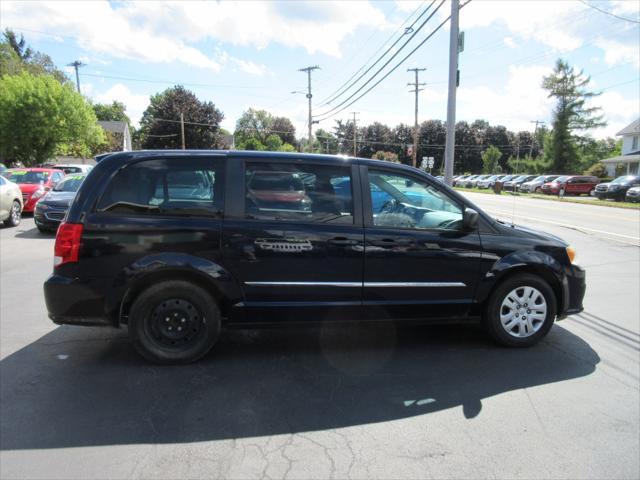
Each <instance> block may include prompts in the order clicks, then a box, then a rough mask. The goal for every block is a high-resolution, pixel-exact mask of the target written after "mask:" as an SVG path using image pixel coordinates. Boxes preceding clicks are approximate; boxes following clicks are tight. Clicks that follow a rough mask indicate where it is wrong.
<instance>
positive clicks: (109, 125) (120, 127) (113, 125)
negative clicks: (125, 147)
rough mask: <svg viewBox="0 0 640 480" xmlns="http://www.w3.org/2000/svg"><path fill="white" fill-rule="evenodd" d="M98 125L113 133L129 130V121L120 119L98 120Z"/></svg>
mask: <svg viewBox="0 0 640 480" xmlns="http://www.w3.org/2000/svg"><path fill="white" fill-rule="evenodd" d="M98 125H100V126H101V127H102V128H104V129H105V130H106V131H107V132H111V133H122V134H124V132H125V131H126V130H128V126H127V122H120V121H104V120H100V121H98Z"/></svg>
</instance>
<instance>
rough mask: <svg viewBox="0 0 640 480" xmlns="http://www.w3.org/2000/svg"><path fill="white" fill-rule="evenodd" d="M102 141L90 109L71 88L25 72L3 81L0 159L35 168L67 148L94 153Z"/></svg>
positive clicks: (100, 132) (46, 76)
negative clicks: (72, 146)
mask: <svg viewBox="0 0 640 480" xmlns="http://www.w3.org/2000/svg"><path fill="white" fill-rule="evenodd" d="M103 141H104V134H103V130H102V129H101V128H100V127H99V126H98V124H97V123H96V116H95V113H94V112H93V109H92V108H91V106H90V105H89V104H88V103H87V102H86V100H85V99H84V98H83V97H82V95H80V94H78V93H76V92H75V91H74V89H73V87H72V86H71V85H68V84H66V85H62V84H61V83H60V82H58V81H56V80H55V79H54V78H53V77H52V76H50V75H40V76H35V75H32V74H30V73H27V72H22V73H20V74H19V75H11V76H9V75H5V76H3V77H2V78H1V79H0V155H1V156H2V157H3V158H7V159H11V160H18V161H21V162H22V163H24V164H25V165H34V164H37V163H41V162H44V161H46V160H48V159H49V158H50V157H51V155H52V154H53V153H54V152H56V150H57V149H59V148H60V147H62V146H63V145H65V144H67V145H76V146H78V147H79V148H80V149H83V148H84V149H85V151H87V152H88V151H90V150H91V148H93V147H95V146H96V145H99V144H101V143H102V142H103Z"/></svg>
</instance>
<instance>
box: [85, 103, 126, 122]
mask: <svg viewBox="0 0 640 480" xmlns="http://www.w3.org/2000/svg"><path fill="white" fill-rule="evenodd" d="M126 110H127V107H126V106H125V104H124V103H122V102H118V101H113V103H94V104H93V111H94V112H95V114H96V118H97V119H98V120H102V121H113V122H126V123H127V125H131V120H130V119H129V116H128V115H127V113H126Z"/></svg>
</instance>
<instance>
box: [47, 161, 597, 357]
mask: <svg viewBox="0 0 640 480" xmlns="http://www.w3.org/2000/svg"><path fill="white" fill-rule="evenodd" d="M257 172H274V175H275V176H281V175H283V172H286V173H287V175H293V176H297V177H298V178H299V179H300V180H301V181H302V184H303V186H304V190H305V191H304V195H305V196H306V197H307V198H308V200H309V202H308V208H304V209H303V208H299V203H298V200H296V202H290V201H289V198H288V197H287V199H286V200H285V201H283V202H282V201H281V199H280V197H279V195H280V194H279V193H278V194H277V196H278V199H277V201H276V204H277V205H275V206H274V203H273V202H274V199H273V198H272V197H270V196H269V195H267V191H268V190H269V189H271V190H272V191H274V192H280V188H281V187H280V185H281V184H280V182H279V181H278V182H275V181H274V182H272V183H271V182H265V183H262V184H261V185H260V190H262V193H261V194H259V195H256V194H255V192H256V185H255V184H253V181H252V178H255V174H256V173H257ZM203 178H206V179H208V180H207V182H208V183H206V188H204V189H203V187H202V185H201V179H203ZM178 179H181V180H180V181H184V180H185V179H191V181H193V182H194V184H193V185H192V187H193V188H192V192H193V194H189V193H188V190H186V189H185V188H184V186H183V185H181V186H180V188H179V189H177V190H175V189H173V186H174V184H175V182H176V181H177V180H178ZM199 179H200V180H199ZM344 182H348V184H349V185H350V188H344ZM335 185H342V187H341V189H340V192H337V191H336V187H335ZM292 188H293V190H292V191H294V192H298V191H299V190H298V189H299V188H300V187H299V185H298V184H297V182H293V185H292ZM377 190H380V191H382V192H384V194H385V195H386V198H387V200H386V201H385V202H384V203H383V204H382V205H380V206H379V207H376V208H375V209H374V208H373V206H372V205H373V203H372V199H373V198H374V195H373V194H372V192H374V191H377ZM274 195H275V194H274ZM290 206H294V208H289V207H290ZM54 255H55V256H54V270H53V274H52V275H51V276H50V277H49V278H48V279H47V281H46V282H45V285H44V294H45V300H46V305H47V309H48V313H49V317H50V318H51V319H52V320H53V321H54V322H55V323H57V324H72V325H110V326H115V327H118V326H121V325H127V327H128V331H129V336H130V338H131V340H132V342H133V344H134V345H135V347H136V349H137V350H138V351H139V352H140V353H141V354H142V355H143V356H144V357H146V358H147V359H149V360H151V361H154V362H159V363H185V362H190V361H194V360H196V359H198V358H200V357H202V356H203V355H205V354H206V353H207V352H208V351H209V350H210V349H211V348H212V346H213V345H214V343H215V342H216V339H217V338H218V335H219V332H220V329H221V328H222V327H232V326H233V327H249V326H256V325H263V324H273V323H281V324H292V323H297V324H300V323H302V324H305V325H310V324H312V323H314V322H327V321H331V322H342V321H359V322H364V321H374V320H412V321H416V320H421V321H430V322H449V323H450V322H460V321H463V322H464V321H481V322H482V323H483V325H484V326H485V328H486V329H487V331H488V332H489V334H490V335H491V336H492V337H493V338H494V339H495V340H496V341H498V342H500V343H502V344H504V345H508V346H515V347H524V346H530V345H533V344H535V343H536V342H538V341H539V340H540V339H541V338H542V337H544V336H545V335H546V334H547V332H548V331H549V329H550V328H551V327H552V325H553V323H554V320H555V319H562V318H564V317H566V316H567V315H569V314H573V313H577V312H580V311H581V310H582V299H583V296H584V292H585V272H584V270H583V269H582V268H580V267H579V266H577V265H575V264H573V257H574V252H573V249H571V248H570V247H569V246H568V245H567V244H566V243H565V242H564V241H562V240H560V239H559V238H557V237H554V236H552V235H548V234H546V233H542V232H536V231H533V230H530V229H527V228H523V227H518V226H512V225H506V224H503V223H502V222H499V221H497V220H495V219H493V218H492V217H490V216H489V215H487V214H485V213H484V212H482V211H481V210H480V209H478V207H476V206H475V205H473V204H472V203H471V202H469V200H467V199H466V198H465V197H464V196H462V195H460V194H458V193H457V192H456V191H455V190H453V189H451V188H449V187H448V186H446V185H444V184H443V183H441V182H438V181H437V180H435V179H434V178H433V177H431V176H430V175H427V174H425V173H424V172H422V171H420V170H418V169H415V168H411V167H408V166H404V165H399V164H392V163H389V162H383V161H376V160H365V159H357V158H345V157H337V156H328V155H305V154H298V153H293V154H285V153H277V152H245V151H230V152H222V151H188V150H187V151H183V150H181V151H146V152H122V153H118V154H114V155H111V156H109V157H107V158H105V159H103V160H102V161H101V162H100V163H99V164H98V165H97V166H96V167H95V168H94V169H93V170H92V171H91V172H90V173H89V174H88V176H87V178H86V179H85V181H84V182H83V184H82V185H81V186H80V189H79V191H78V193H77V195H76V197H75V198H74V200H73V201H72V203H71V206H70V209H69V212H68V214H67V217H66V220H65V222H63V223H62V224H61V225H60V227H59V228H58V233H57V236H56V242H55V247H54Z"/></svg>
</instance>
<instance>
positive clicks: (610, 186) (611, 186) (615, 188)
mask: <svg viewBox="0 0 640 480" xmlns="http://www.w3.org/2000/svg"><path fill="white" fill-rule="evenodd" d="M619 188H620V185H615V184H613V185H609V190H617V189H619Z"/></svg>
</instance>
